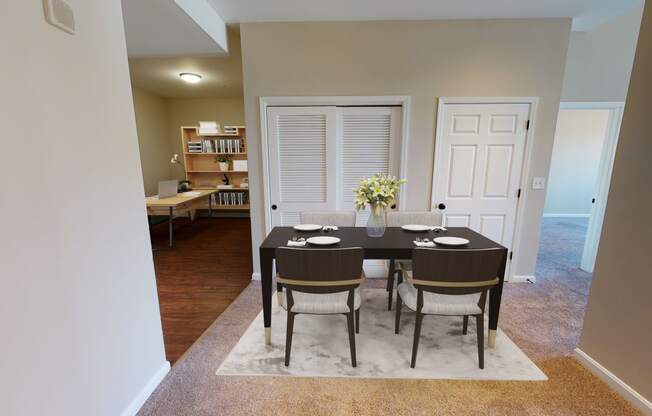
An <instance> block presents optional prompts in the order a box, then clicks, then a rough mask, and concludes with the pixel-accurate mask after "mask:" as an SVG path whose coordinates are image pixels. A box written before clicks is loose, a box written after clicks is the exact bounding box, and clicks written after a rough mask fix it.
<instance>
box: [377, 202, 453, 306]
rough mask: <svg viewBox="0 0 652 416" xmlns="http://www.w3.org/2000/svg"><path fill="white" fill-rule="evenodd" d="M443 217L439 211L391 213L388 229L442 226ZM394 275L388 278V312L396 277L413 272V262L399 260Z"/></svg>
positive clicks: (388, 215)
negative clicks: (413, 226)
mask: <svg viewBox="0 0 652 416" xmlns="http://www.w3.org/2000/svg"><path fill="white" fill-rule="evenodd" d="M441 223H442V215H441V212H439V211H433V212H430V211H391V212H388V213H387V226H388V227H401V226H403V225H407V224H419V225H431V226H436V225H441ZM394 266H395V268H394V273H390V274H389V275H388V276H387V291H388V292H389V296H388V299H387V310H390V311H391V310H392V298H393V296H394V277H395V275H396V274H399V273H403V271H408V270H412V260H397V261H396V262H395V263H394Z"/></svg>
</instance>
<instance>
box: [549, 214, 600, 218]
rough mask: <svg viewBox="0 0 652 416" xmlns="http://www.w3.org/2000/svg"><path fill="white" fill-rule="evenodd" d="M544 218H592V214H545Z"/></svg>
mask: <svg viewBox="0 0 652 416" xmlns="http://www.w3.org/2000/svg"><path fill="white" fill-rule="evenodd" d="M543 218H591V214H543Z"/></svg>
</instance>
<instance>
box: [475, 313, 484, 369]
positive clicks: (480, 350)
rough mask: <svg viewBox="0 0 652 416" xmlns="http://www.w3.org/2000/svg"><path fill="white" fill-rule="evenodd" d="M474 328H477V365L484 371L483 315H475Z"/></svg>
mask: <svg viewBox="0 0 652 416" xmlns="http://www.w3.org/2000/svg"><path fill="white" fill-rule="evenodd" d="M475 326H476V327H477V328H478V363H480V369H484V315H483V314H480V315H476V317H475Z"/></svg>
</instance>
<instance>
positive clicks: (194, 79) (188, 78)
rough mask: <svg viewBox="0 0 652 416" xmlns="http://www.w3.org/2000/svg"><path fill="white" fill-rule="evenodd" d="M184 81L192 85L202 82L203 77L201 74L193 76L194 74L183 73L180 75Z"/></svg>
mask: <svg viewBox="0 0 652 416" xmlns="http://www.w3.org/2000/svg"><path fill="white" fill-rule="evenodd" d="M179 76H180V77H181V79H182V80H184V81H186V82H188V83H190V84H196V83H198V82H199V81H201V75H199V74H193V73H192V72H182V73H180V74H179Z"/></svg>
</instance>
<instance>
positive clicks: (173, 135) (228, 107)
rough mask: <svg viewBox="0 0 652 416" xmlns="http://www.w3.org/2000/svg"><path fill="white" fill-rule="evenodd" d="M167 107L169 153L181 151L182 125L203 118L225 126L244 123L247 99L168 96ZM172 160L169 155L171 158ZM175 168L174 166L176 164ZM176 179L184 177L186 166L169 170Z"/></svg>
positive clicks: (179, 152) (197, 123)
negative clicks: (244, 100)
mask: <svg viewBox="0 0 652 416" xmlns="http://www.w3.org/2000/svg"><path fill="white" fill-rule="evenodd" d="M166 107H167V114H168V120H167V138H168V143H169V149H170V156H171V155H172V154H174V153H178V154H180V155H181V154H182V153H183V149H182V146H181V127H182V126H197V125H199V122H200V121H217V122H218V123H220V124H221V125H222V126H232V125H236V126H243V125H244V102H243V99H242V97H234V98H169V99H167V100H166ZM168 160H169V157H168ZM173 168H174V167H173ZM170 175H171V177H173V178H177V179H180V180H181V179H185V177H184V173H183V168H182V167H180V166H178V167H176V169H172V170H171V171H170Z"/></svg>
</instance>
